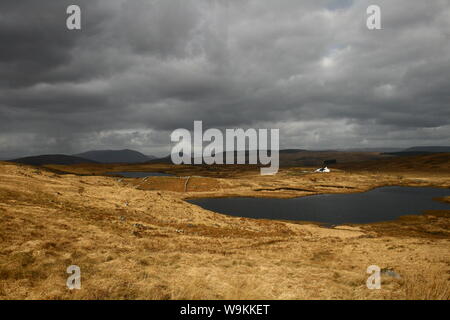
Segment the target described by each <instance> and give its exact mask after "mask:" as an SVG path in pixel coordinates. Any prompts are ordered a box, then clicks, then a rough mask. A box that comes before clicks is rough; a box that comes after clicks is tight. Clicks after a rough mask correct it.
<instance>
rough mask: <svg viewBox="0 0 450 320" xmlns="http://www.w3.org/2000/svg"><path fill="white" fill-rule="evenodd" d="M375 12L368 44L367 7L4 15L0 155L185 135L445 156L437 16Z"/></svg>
mask: <svg viewBox="0 0 450 320" xmlns="http://www.w3.org/2000/svg"><path fill="white" fill-rule="evenodd" d="M72 3H75V4H79V5H80V6H81V8H82V18H83V25H82V27H83V29H82V30H81V31H74V32H71V31H68V30H66V28H65V19H66V15H65V8H66V7H67V5H68V4H72ZM377 3H378V4H380V6H381V8H382V23H383V30H380V31H369V30H367V28H366V27H365V19H366V8H367V6H368V5H370V4H372V1H368V0H361V1H350V0H322V1H297V0H280V1H269V0H267V1H261V0H238V1H231V0H230V1H226V0H221V1H219V0H216V1H206V0H200V1H193V0H190V1H183V0H164V1H163V0H153V1H143V0H137V1H135V0H92V1H87V0H86V1H84V0H79V1H66V0H63V1H50V0H43V1H31V0H28V1H13V0H6V1H2V2H1V4H0V12H2V13H1V14H0V42H1V43H2V44H3V46H2V50H1V51H0V115H1V118H0V136H2V139H0V150H1V151H0V156H2V154H4V155H8V154H27V153H29V151H30V150H37V151H39V150H45V152H63V150H71V151H74V152H78V151H83V150H84V149H85V148H97V147H99V148H100V147H104V146H107V147H109V148H113V147H115V146H116V147H118V148H119V147H127V146H129V147H134V148H136V149H141V150H146V151H148V152H149V153H151V150H152V148H154V150H157V151H155V152H161V153H164V152H167V151H168V150H169V144H168V142H169V141H168V140H169V139H168V136H169V134H170V132H171V130H173V129H176V128H178V127H185V128H191V127H192V122H193V121H194V120H203V121H204V123H205V126H209V127H219V128H224V127H237V126H241V127H249V126H266V127H279V128H280V129H281V140H282V145H283V146H284V147H306V146H309V147H315V148H329V147H332V146H333V147H348V146H349V147H351V146H370V145H371V144H373V145H378V146H381V145H384V146H409V145H414V144H424V143H426V144H428V143H432V142H433V141H434V142H436V144H446V143H447V144H448V143H450V141H449V139H448V138H446V137H448V136H450V131H449V130H450V129H449V121H448V119H449V118H450V114H449V113H450V111H449V110H450V108H449V102H450V97H449V94H448V88H449V87H450V41H449V39H450V22H449V19H448V18H449V17H450V4H449V3H448V1H445V0H437V1H433V2H419V1H414V2H412V1H407V0H395V1H388V0H379V1H377ZM18 137H21V138H20V139H19V138H18ZM96 146H97V147H96ZM164 150H166V151H164ZM64 152H66V151H64Z"/></svg>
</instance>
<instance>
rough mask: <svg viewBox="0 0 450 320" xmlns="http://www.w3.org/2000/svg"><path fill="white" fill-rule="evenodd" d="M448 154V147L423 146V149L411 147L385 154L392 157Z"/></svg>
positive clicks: (449, 150) (449, 149)
mask: <svg viewBox="0 0 450 320" xmlns="http://www.w3.org/2000/svg"><path fill="white" fill-rule="evenodd" d="M446 152H450V147H446V146H424V147H411V148H408V149H405V150H402V151H398V152H388V153H385V154H388V155H393V156H419V155H426V154H433V153H446Z"/></svg>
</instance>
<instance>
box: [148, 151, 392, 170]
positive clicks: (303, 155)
mask: <svg viewBox="0 0 450 320" xmlns="http://www.w3.org/2000/svg"><path fill="white" fill-rule="evenodd" d="M218 157H222V158H223V159H225V158H224V157H225V153H220V154H218ZM236 157H237V154H236V152H235V153H234V159H235V160H236ZM390 157H392V156H389V155H382V154H380V153H378V152H345V151H307V150H302V149H289V150H280V166H283V167H288V166H292V167H296V166H298V167H309V166H313V167H316V166H322V165H323V164H324V163H325V161H327V162H329V163H348V162H357V161H367V160H379V159H384V158H390ZM246 159H248V151H246ZM191 162H192V163H193V161H192V159H191ZM224 162H225V161H224ZM149 163H172V159H171V157H170V156H167V157H164V158H160V159H155V160H151V161H149Z"/></svg>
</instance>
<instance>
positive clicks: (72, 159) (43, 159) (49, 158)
mask: <svg viewBox="0 0 450 320" xmlns="http://www.w3.org/2000/svg"><path fill="white" fill-rule="evenodd" d="M9 162H16V163H21V164H28V165H33V166H40V165H44V164H62V165H71V164H80V163H97V162H96V161H93V160H89V159H84V158H81V157H76V156H68V155H65V154H46V155H39V156H32V157H24V158H18V159H14V160H9Z"/></svg>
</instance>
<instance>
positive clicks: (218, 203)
mask: <svg viewBox="0 0 450 320" xmlns="http://www.w3.org/2000/svg"><path fill="white" fill-rule="evenodd" d="M449 195H450V189H440V188H416V187H383V188H377V189H374V190H371V191H368V192H364V193H353V194H323V195H313V196H307V197H300V198H293V199H274V198H212V199H195V200H189V202H190V203H193V204H196V205H199V206H200V207H203V208H205V209H208V210H211V211H215V212H218V213H223V214H227V215H232V216H239V217H246V218H258V219H281V220H299V221H314V222H322V223H325V224H343V223H370V222H378V221H387V220H395V219H396V218H398V217H400V216H404V215H411V214H422V213H423V211H424V210H450V205H449V204H446V203H443V202H439V201H435V200H433V198H440V197H444V196H449Z"/></svg>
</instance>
